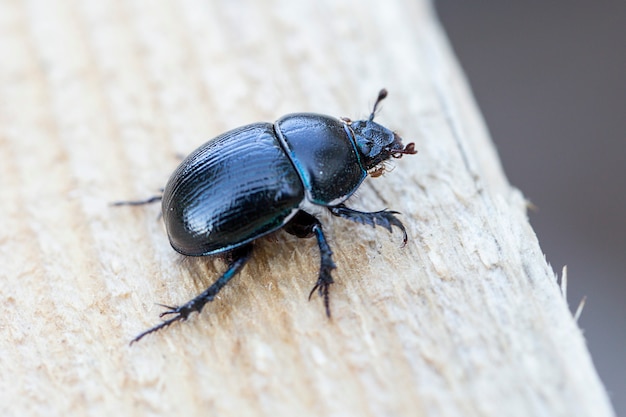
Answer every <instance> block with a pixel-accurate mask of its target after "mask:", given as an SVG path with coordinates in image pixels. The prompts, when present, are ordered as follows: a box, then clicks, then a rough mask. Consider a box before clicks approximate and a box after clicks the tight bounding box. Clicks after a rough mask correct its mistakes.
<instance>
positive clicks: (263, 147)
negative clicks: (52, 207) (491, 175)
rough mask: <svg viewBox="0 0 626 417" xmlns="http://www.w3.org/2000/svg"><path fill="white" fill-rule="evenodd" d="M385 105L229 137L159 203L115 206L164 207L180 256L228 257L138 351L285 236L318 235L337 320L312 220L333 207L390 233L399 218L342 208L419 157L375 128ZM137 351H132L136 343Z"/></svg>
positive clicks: (196, 160)
mask: <svg viewBox="0 0 626 417" xmlns="http://www.w3.org/2000/svg"><path fill="white" fill-rule="evenodd" d="M386 96H387V90H385V89H383V90H381V91H380V93H379V94H378V98H377V100H376V103H375V104H374V108H373V110H372V113H371V114H370V116H369V118H368V119H367V120H357V121H351V120H350V119H347V118H341V119H336V118H333V117H330V116H325V115H321V114H313V113H294V114H289V115H286V116H284V117H282V118H280V119H279V120H278V121H277V122H276V123H274V124H271V123H253V124H250V125H247V126H242V127H239V128H236V129H233V130H231V131H229V132H226V133H224V134H222V135H220V136H218V137H216V138H214V139H212V140H210V141H208V142H207V143H205V144H204V145H202V146H200V147H199V148H198V149H196V150H195V151H194V152H193V153H191V154H190V155H189V156H188V157H187V158H185V160H184V161H183V162H182V163H181V164H180V166H179V167H178V168H177V169H176V171H174V173H173V174H172V176H171V177H170V179H169V181H168V182H167V185H166V186H165V189H164V190H163V194H162V196H157V197H153V198H151V199H149V200H145V201H121V202H118V203H114V204H115V205H140V204H147V203H152V202H155V201H159V200H162V213H163V220H164V222H165V226H166V229H167V234H168V236H169V240H170V243H171V245H172V247H173V248H174V249H175V250H176V251H177V252H180V253H181V254H183V255H187V256H206V255H216V254H227V255H228V257H227V258H228V259H229V265H228V269H227V270H226V272H224V274H223V275H222V276H221V277H219V278H218V279H217V281H215V282H214V283H213V284H212V285H211V286H210V287H209V288H207V289H206V290H205V291H204V292H203V293H201V294H200V295H198V296H197V297H195V298H194V299H192V300H191V301H189V302H187V303H186V304H183V305H181V306H178V307H169V306H164V307H166V308H167V311H165V312H163V313H161V315H160V316H161V317H163V316H165V315H169V314H173V315H174V316H173V317H172V318H169V319H168V320H164V321H163V322H162V323H160V324H158V325H156V326H154V327H152V328H151V329H148V330H146V331H144V332H143V333H141V334H140V335H138V336H137V337H135V338H134V339H133V341H132V342H136V341H139V340H140V339H141V338H142V337H144V336H146V335H148V334H150V333H153V332H155V331H157V330H159V329H162V328H164V327H167V326H169V325H170V324H172V323H174V322H176V321H179V320H185V319H187V317H189V314H191V313H192V312H194V311H196V312H198V313H199V312H200V311H202V308H203V307H204V305H205V304H206V303H208V302H209V301H212V300H213V299H214V298H215V296H216V295H217V293H218V292H219V291H220V290H221V289H222V288H223V287H224V285H226V283H228V281H230V279H231V278H232V277H233V276H234V275H235V274H236V273H237V272H239V271H240V270H241V268H242V267H243V266H244V265H245V263H246V262H247V261H248V259H249V258H250V256H251V254H252V243H253V241H254V240H256V239H258V238H259V237H261V236H263V235H266V234H268V233H271V232H274V231H276V230H278V229H280V228H284V229H285V230H286V231H287V232H288V233H291V234H293V235H295V236H297V237H299V238H306V237H311V236H313V235H315V237H316V238H317V243H318V245H319V250H320V255H321V265H320V272H319V277H318V279H317V283H316V284H315V286H314V287H313V289H312V290H311V292H310V294H309V299H310V298H311V295H312V294H313V293H314V292H315V290H318V292H319V294H320V296H321V297H323V299H324V306H325V309H326V315H327V316H328V317H330V307H329V301H328V288H329V286H330V284H332V283H333V278H332V276H331V270H333V269H334V268H335V263H334V262H333V260H332V251H331V250H330V247H329V246H328V243H327V242H326V238H325V236H324V232H323V231H322V225H321V223H320V222H319V220H318V219H317V218H316V217H315V216H313V215H312V214H311V213H309V211H311V208H312V207H315V206H321V207H326V208H327V209H328V210H329V211H330V212H331V213H332V214H333V215H335V216H338V217H343V218H345V219H348V220H352V221H355V222H358V223H362V224H369V225H371V226H375V225H379V226H383V227H385V228H386V229H387V230H389V231H390V232H391V227H392V226H396V227H398V228H399V229H400V230H401V231H402V233H403V235H404V237H403V244H405V243H406V241H407V234H406V230H405V228H404V225H403V224H402V223H401V222H400V220H398V219H397V218H396V217H395V214H398V212H396V211H389V210H381V211H377V212H373V213H365V212H361V211H356V210H353V209H350V208H348V207H346V206H345V205H344V204H343V202H344V201H345V200H346V199H348V197H350V196H351V195H352V194H353V193H354V192H355V191H356V189H357V188H359V186H360V185H361V183H362V182H363V180H364V179H365V177H366V176H367V174H368V173H369V174H370V175H372V176H379V175H380V174H381V173H382V172H383V169H384V167H383V165H382V163H383V162H385V161H386V160H387V159H389V158H390V157H394V158H400V157H401V156H402V155H403V154H415V153H416V150H415V149H414V144H413V143H409V144H408V145H407V146H406V147H405V146H403V145H402V140H401V138H400V137H399V136H398V135H396V134H395V133H394V132H392V131H391V130H389V129H387V128H385V127H383V126H381V125H379V124H378V123H376V122H374V116H375V113H376V108H377V107H378V105H379V104H380V102H381V101H382V100H383V99H384V98H385V97H386ZM132 342H131V343H132Z"/></svg>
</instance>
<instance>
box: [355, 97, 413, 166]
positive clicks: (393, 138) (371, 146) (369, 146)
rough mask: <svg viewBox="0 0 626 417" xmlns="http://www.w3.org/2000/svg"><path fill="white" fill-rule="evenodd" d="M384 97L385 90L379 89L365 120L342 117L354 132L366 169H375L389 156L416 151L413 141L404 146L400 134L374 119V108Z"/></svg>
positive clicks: (395, 156)
mask: <svg viewBox="0 0 626 417" xmlns="http://www.w3.org/2000/svg"><path fill="white" fill-rule="evenodd" d="M385 97H387V90H385V89H382V90H380V93H378V98H377V99H376V103H375V104H374V109H373V110H372V113H371V114H370V117H369V118H368V119H367V120H357V121H354V122H352V121H350V120H348V119H344V121H345V122H346V123H347V125H348V126H349V128H350V129H351V130H352V132H353V133H354V138H355V141H356V145H357V148H358V149H359V152H360V154H361V162H362V163H363V167H364V168H365V169H366V170H368V171H370V170H372V169H375V168H376V167H377V166H379V165H380V164H381V163H383V162H385V161H386V160H387V159H389V158H391V157H393V158H401V157H402V155H412V154H415V153H417V151H416V150H415V144H414V143H409V144H408V145H406V146H404V145H403V144H402V138H401V137H400V136H398V135H397V134H396V133H394V132H392V131H391V130H389V129H387V128H386V127H384V126H382V125H379V124H378V123H376V122H375V121H374V116H375V115H376V108H377V107H378V104H379V103H380V102H381V101H382V100H384V99H385Z"/></svg>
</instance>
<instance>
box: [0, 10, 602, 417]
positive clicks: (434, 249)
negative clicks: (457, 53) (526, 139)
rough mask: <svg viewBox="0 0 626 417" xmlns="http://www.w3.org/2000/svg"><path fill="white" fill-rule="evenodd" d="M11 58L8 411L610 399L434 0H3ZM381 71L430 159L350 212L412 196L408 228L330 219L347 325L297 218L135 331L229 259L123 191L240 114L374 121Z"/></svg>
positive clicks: (391, 178)
mask: <svg viewBox="0 0 626 417" xmlns="http://www.w3.org/2000/svg"><path fill="white" fill-rule="evenodd" d="M261 3H262V5H261ZM0 56H1V57H2V58H0V59H1V61H2V63H1V64H0V190H1V193H2V199H1V203H0V219H1V220H0V222H1V228H0V268H1V270H0V279H1V282H2V285H1V286H0V301H1V303H2V312H3V313H2V321H1V322H0V414H1V415H3V416H9V415H36V414H38V415H60V416H67V415H107V416H110V415H169V416H171V415H219V416H229V415H231V416H245V415H263V414H264V415H272V416H294V415H297V416H309V415H311V416H313V415H316V416H320V415H324V416H524V417H526V416H611V415H613V412H612V410H611V406H610V404H609V401H608V398H607V395H606V393H605V392H604V389H603V387H602V385H601V383H600V381H599V379H598V377H597V374H596V372H595V370H594V368H593V365H592V362H591V358H590V356H589V353H588V351H587V350H586V347H585V341H584V339H583V336H582V334H581V331H580V329H578V327H577V326H576V323H575V322H574V320H573V319H572V317H571V314H570V312H569V311H568V308H567V305H566V301H565V300H564V299H563V297H562V295H561V293H560V290H559V286H558V284H557V279H556V276H555V274H554V272H553V271H552V269H551V267H550V266H549V265H547V264H546V261H545V259H544V256H543V254H542V252H541V249H540V247H539V243H538V241H537V237H536V236H535V234H534V233H533V230H532V229H531V227H530V225H529V224H528V221H527V218H526V202H525V200H524V198H523V197H522V195H521V193H520V192H519V191H517V190H515V189H514V188H512V187H511V186H510V185H509V184H508V182H507V180H506V177H505V176H504V173H503V170H502V167H501V166H500V165H499V162H498V159H497V155H496V153H495V151H494V147H493V145H492V144H491V142H490V139H489V137H488V133H487V132H486V130H485V128H484V125H483V122H482V120H481V118H480V115H479V113H478V111H477V109H476V107H475V104H474V103H473V101H472V99H471V96H470V94H469V92H468V89H467V86H466V84H465V80H464V78H463V75H462V73H461V72H460V70H459V68H458V65H457V64H456V62H455V60H454V57H453V55H452V54H451V51H450V48H449V45H448V44H447V43H446V41H445V37H444V35H443V34H442V31H441V28H440V26H439V24H438V23H437V21H436V17H435V16H434V15H433V12H432V10H431V7H430V5H429V4H428V3H427V2H424V1H399V0H398V1H388V2H375V1H371V2H357V1H353V2H350V1H339V2H338V1H332V2H331V1H320V2H310V3H309V2H306V3H305V2H293V1H284V2H280V1H268V2H252V1H250V2H248V1H237V2H203V1H193V0H186V1H180V2H165V1H160V2H154V1H137V0H130V1H106V2H103V1H100V0H90V1H59V2H53V1H49V2H48V1H17V0H15V1H11V0H6V1H2V2H0ZM381 87H386V88H387V89H388V90H389V98H388V99H387V101H386V102H385V103H384V105H383V109H382V111H381V112H380V113H379V121H380V122H381V123H383V124H385V125H386V126H389V127H391V128H394V129H396V130H397V131H398V132H399V133H401V134H402V135H403V136H404V137H405V138H406V139H407V140H411V141H415V142H416V147H417V149H418V150H419V154H418V155H415V156H412V157H406V158H404V159H402V160H400V161H397V162H395V163H394V164H393V170H391V171H390V172H388V173H387V174H385V175H384V176H383V177H381V178H376V179H368V180H367V181H366V183H365V184H364V185H363V186H362V187H361V188H360V189H359V192H358V193H357V195H356V196H355V198H353V199H352V200H351V205H352V206H353V207H356V208H361V209H366V210H379V209H382V208H385V207H389V208H392V209H395V210H398V211H400V212H402V213H403V215H402V220H403V221H404V222H405V224H406V226H407V228H408V232H409V236H410V242H409V244H408V245H407V246H406V247H404V248H401V247H400V242H401V237H400V234H398V233H395V234H393V235H389V234H388V233H387V232H386V231H385V230H383V229H380V228H378V229H371V228H369V227H365V226H359V225H356V224H352V223H350V222H347V221H343V220H341V219H336V218H330V216H324V217H323V218H322V221H323V223H324V225H325V228H326V230H327V232H328V236H329V240H330V244H331V246H332V248H333V250H334V252H335V261H336V263H337V265H338V269H337V270H336V272H335V275H334V276H335V279H336V284H335V285H334V286H333V287H332V293H331V306H332V309H333V314H334V316H333V319H332V320H331V321H329V320H327V319H326V317H325V316H324V312H323V307H322V303H321V302H320V300H319V299H318V298H316V297H315V298H314V299H313V300H312V301H310V302H307V295H308V292H309V290H310V289H311V287H312V286H313V284H314V281H315V279H316V274H317V267H318V264H319V258H318V251H317V246H316V244H315V241H314V240H305V241H302V240H300V241H299V240H297V239H295V238H294V237H292V236H290V235H287V234H286V233H284V232H279V233H277V234H276V235H274V236H272V237H269V238H264V239H262V240H260V241H259V242H258V244H257V245H256V248H255V249H256V252H255V256H254V259H253V260H252V261H251V262H250V263H249V264H248V265H247V266H246V268H245V269H244V271H243V273H242V274H241V275H240V276H238V277H236V278H235V279H234V280H233V281H232V284H231V285H230V286H228V287H227V288H226V289H225V290H224V291H223V292H222V293H221V294H220V298H219V300H217V301H215V302H214V303H212V304H210V305H209V306H207V308H206V309H205V311H204V312H203V313H202V315H200V316H196V315H194V316H193V317H192V318H191V319H190V320H189V321H187V322H185V323H182V324H179V325H175V326H172V327H171V328H169V329H167V330H166V331H163V332H160V333H158V334H155V335H150V336H149V337H147V338H146V339H144V340H142V341H141V342H140V343H138V344H135V345H133V346H132V347H129V346H128V342H129V341H130V339H131V338H132V337H133V336H135V335H136V334H137V333H138V332H140V331H142V330H144V329H146V328H147V327H148V326H151V325H153V324H155V323H157V322H158V313H159V312H160V311H161V307H159V306H158V305H156V303H158V302H161V303H165V304H178V303H182V302H184V301H187V300H188V299H189V298H191V297H192V296H194V295H195V294H197V293H198V292H200V291H201V290H202V289H204V288H205V287H206V286H207V285H208V284H209V283H210V282H211V281H212V279H214V278H215V277H216V276H217V275H218V274H219V273H220V271H223V269H224V265H223V264H222V263H221V262H220V261H219V260H215V259H213V260H211V259H194V260H185V261H182V260H181V257H180V256H179V255H177V254H176V253H175V252H174V251H173V250H172V249H171V248H170V246H169V244H168V242H167V237H166V235H165V233H164V229H163V227H162V224H161V222H160V221H158V220H157V216H158V212H159V208H158V207H157V206H148V207H140V208H112V207H110V206H109V203H110V202H111V201H115V200H119V199H134V198H143V197H148V196H150V195H153V194H155V193H158V190H159V188H161V187H162V186H163V185H164V184H165V182H166V180H167V178H168V176H169V174H170V173H171V171H172V170H173V169H174V168H175V166H176V165H177V164H178V162H179V159H178V158H179V157H180V155H184V154H186V153H188V152H189V151H191V150H193V149H194V148H195V147H197V146H198V145H200V144H201V143H202V142H204V141H205V140H207V139H209V138H211V137H213V136H215V135H216V134H218V133H220V132H223V131H225V130H227V129H230V128H233V127H236V126H238V125H241V124H244V123H249V122H254V121H261V120H267V121H272V120H275V119H276V118H278V117H279V116H281V115H283V114H285V113H289V112H294V111H314V112H321V113H327V114H332V115H336V116H349V117H352V118H353V119H356V118H359V117H363V116H366V115H367V113H368V111H369V109H370V106H371V105H372V104H373V101H374V98H375V95H376V93H377V91H378V90H379V89H380V88H381ZM531 168H532V167H529V169H531Z"/></svg>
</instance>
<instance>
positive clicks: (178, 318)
mask: <svg viewBox="0 0 626 417" xmlns="http://www.w3.org/2000/svg"><path fill="white" fill-rule="evenodd" d="M185 319H186V317H184V316H183V315H181V314H179V315H178V316H174V317H172V318H171V319H168V320H165V321H164V322H162V323H159V324H157V325H156V326H154V327H152V328H150V329H148V330H146V331H145V332H143V333H140V334H139V335H137V337H135V338H134V339H133V340H131V341H130V344H129V345H132V344H133V343H135V342H139V341H140V340H141V339H143V338H144V336H147V335H149V334H150V333H154V332H158V331H159V330H161V329H164V328H166V327H168V326H169V325H170V324H172V323H175V322H177V321H181V320H185Z"/></svg>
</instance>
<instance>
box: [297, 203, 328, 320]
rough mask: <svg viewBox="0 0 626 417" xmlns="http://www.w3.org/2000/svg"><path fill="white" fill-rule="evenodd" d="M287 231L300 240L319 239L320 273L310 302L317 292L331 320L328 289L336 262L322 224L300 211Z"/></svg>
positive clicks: (311, 293)
mask: <svg viewBox="0 0 626 417" xmlns="http://www.w3.org/2000/svg"><path fill="white" fill-rule="evenodd" d="M285 231H287V232H288V233H291V234H292V235H295V236H297V237H300V238H305V237H311V236H313V235H315V237H316V238H317V244H318V246H319V248H320V258H321V260H320V273H319V276H318V278H317V282H316V283H315V286H314V287H313V289H312V290H311V292H310V293H309V300H310V299H311V296H312V295H313V293H314V292H315V290H317V292H318V293H319V295H320V297H322V298H323V299H324V307H325V308H326V315H327V316H328V317H329V318H330V303H329V297H328V289H329V287H330V284H332V283H333V282H334V281H333V277H332V275H331V273H330V272H331V271H332V270H333V269H335V268H336V266H335V262H333V251H332V250H330V246H328V242H327V241H326V236H324V231H323V230H322V224H321V223H320V221H319V220H317V219H316V218H315V217H313V216H312V215H310V214H309V213H307V212H305V211H302V210H300V211H298V212H297V213H296V215H295V216H294V217H293V218H292V219H291V220H290V221H289V223H287V224H286V225H285Z"/></svg>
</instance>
